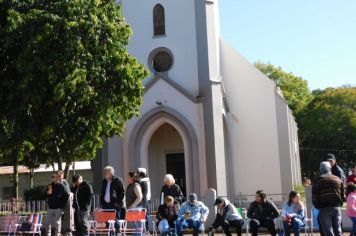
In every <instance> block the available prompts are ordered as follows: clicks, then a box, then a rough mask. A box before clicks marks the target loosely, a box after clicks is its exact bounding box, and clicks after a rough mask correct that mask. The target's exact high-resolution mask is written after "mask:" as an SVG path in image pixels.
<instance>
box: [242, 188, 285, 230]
mask: <svg viewBox="0 0 356 236" xmlns="http://www.w3.org/2000/svg"><path fill="white" fill-rule="evenodd" d="M278 216H279V213H278V209H277V208H276V206H275V205H274V203H273V202H272V201H270V200H268V199H266V194H265V193H264V192H263V190H258V191H257V192H256V200H255V201H254V202H252V203H251V205H250V207H249V208H248V211H247V217H248V218H250V219H251V220H250V229H251V234H252V236H257V233H258V228H259V227H266V228H267V229H268V231H269V233H270V234H271V235H272V236H275V235H276V227H275V225H274V221H273V219H275V218H277V217H278Z"/></svg>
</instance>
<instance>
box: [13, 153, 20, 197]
mask: <svg viewBox="0 0 356 236" xmlns="http://www.w3.org/2000/svg"><path fill="white" fill-rule="evenodd" d="M13 181H14V198H16V200H18V198H19V164H18V162H17V157H16V158H15V163H14V176H13Z"/></svg>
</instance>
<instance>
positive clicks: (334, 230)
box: [319, 207, 342, 236]
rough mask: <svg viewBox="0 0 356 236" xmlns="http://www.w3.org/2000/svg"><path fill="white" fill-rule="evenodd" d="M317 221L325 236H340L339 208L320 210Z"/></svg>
mask: <svg viewBox="0 0 356 236" xmlns="http://www.w3.org/2000/svg"><path fill="white" fill-rule="evenodd" d="M319 219H320V224H321V227H322V228H323V233H324V235H325V236H334V235H335V236H341V235H342V230H341V213H340V207H324V208H320V209H319Z"/></svg>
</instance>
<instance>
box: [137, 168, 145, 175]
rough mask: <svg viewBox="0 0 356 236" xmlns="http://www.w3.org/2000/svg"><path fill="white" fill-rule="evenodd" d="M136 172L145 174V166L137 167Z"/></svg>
mask: <svg viewBox="0 0 356 236" xmlns="http://www.w3.org/2000/svg"><path fill="white" fill-rule="evenodd" d="M137 172H138V173H143V174H145V175H146V174H147V170H146V168H138V169H137Z"/></svg>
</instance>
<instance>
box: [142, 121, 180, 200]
mask: <svg viewBox="0 0 356 236" xmlns="http://www.w3.org/2000/svg"><path fill="white" fill-rule="evenodd" d="M184 157H185V155H184V143H183V140H182V137H181V135H180V134H179V132H178V130H177V129H176V128H175V127H173V126H172V125H171V124H169V123H163V124H162V125H160V126H159V127H158V128H157V129H156V130H155V131H154V133H153V134H152V136H151V138H150V141H149V143H148V166H149V170H150V172H151V173H150V178H151V182H152V183H161V184H155V185H152V186H151V188H152V197H153V198H159V194H160V191H161V187H162V185H163V176H165V174H172V175H173V176H174V178H175V180H176V184H178V185H179V186H180V187H181V189H182V191H183V193H184V195H185V194H186V171H185V158H184Z"/></svg>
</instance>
